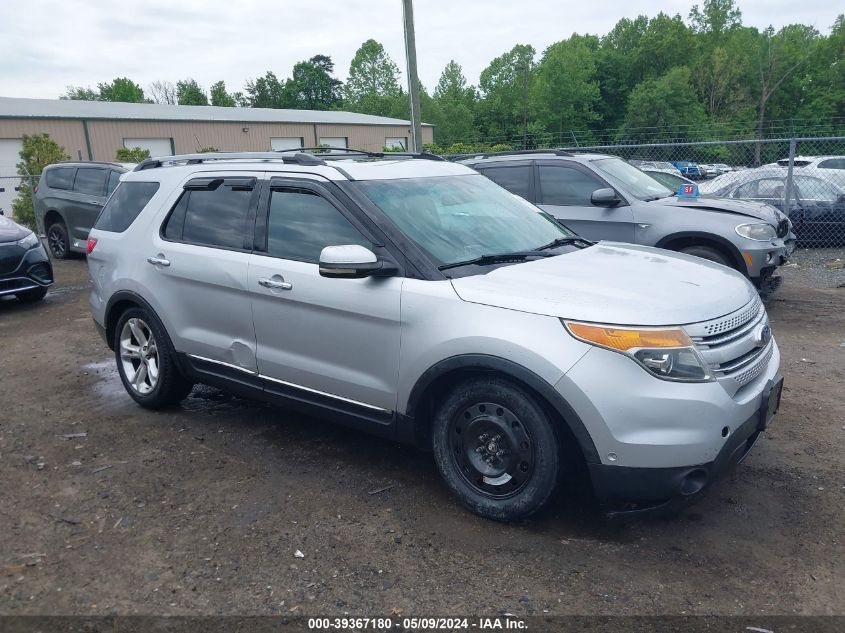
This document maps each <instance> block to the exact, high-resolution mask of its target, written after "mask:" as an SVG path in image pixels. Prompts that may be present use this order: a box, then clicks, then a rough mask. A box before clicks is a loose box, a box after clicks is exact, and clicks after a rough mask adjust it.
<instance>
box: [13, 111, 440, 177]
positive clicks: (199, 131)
mask: <svg viewBox="0 0 845 633" xmlns="http://www.w3.org/2000/svg"><path fill="white" fill-rule="evenodd" d="M42 132H46V133H47V134H49V135H50V136H51V137H52V138H53V139H54V140H55V141H56V142H57V143H59V145H61V146H62V147H64V148H65V151H66V152H67V153H68V154H69V155H70V157H71V158H73V159H75V160H106V161H107V160H114V158H115V152H116V151H117V150H118V148H120V147H142V148H145V149H149V150H150V154H151V155H152V156H171V155H173V154H186V153H193V152H196V151H197V150H199V149H201V148H205V147H215V148H217V149H219V150H221V151H268V150H271V149H291V148H295V147H316V146H319V145H331V146H342V147H354V148H360V149H366V150H370V151H381V150H382V149H383V148H384V147H399V146H402V147H405V148H406V147H408V138H409V137H410V136H411V128H410V124H409V122H408V121H403V120H401V119H391V118H387V117H379V116H372V115H369V114H357V113H354V112H336V111H319V110H275V109H270V108H221V107H216V106H181V105H160V104H147V103H110V102H101V101H72V100H60V99H18V98H10V97H0V169H2V168H4V167H5V168H7V169H8V168H10V167H12V166H14V165H15V164H16V163H18V162H19V160H20V158H19V152H20V149H21V137H22V136H23V135H25V134H36V133H42ZM432 133H433V127H432V126H431V125H428V124H423V142H424V143H431V142H432Z"/></svg>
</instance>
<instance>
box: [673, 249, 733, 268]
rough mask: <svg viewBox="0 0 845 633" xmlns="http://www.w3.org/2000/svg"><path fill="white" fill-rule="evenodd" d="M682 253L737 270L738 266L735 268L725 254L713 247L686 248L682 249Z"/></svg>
mask: <svg viewBox="0 0 845 633" xmlns="http://www.w3.org/2000/svg"><path fill="white" fill-rule="evenodd" d="M680 252H681V253H686V254H687V255H694V256H695V257H700V258H701V259H706V260H708V261H711V262H716V263H717V264H722V266H727V267H728V268H736V266H734V265H733V264H732V263H731V261H730V260H729V259H728V258H727V257H726V256H725V255H724V253H722V252H721V251H718V250H716V249H715V248H713V247H711V246H687V247H686V248H682V249H681V250H680Z"/></svg>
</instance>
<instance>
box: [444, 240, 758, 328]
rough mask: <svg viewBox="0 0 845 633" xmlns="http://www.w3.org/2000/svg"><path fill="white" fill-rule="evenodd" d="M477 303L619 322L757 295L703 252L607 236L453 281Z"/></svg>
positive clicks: (735, 305) (733, 303)
mask: <svg viewBox="0 0 845 633" xmlns="http://www.w3.org/2000/svg"><path fill="white" fill-rule="evenodd" d="M452 285H453V286H454V288H455V291H456V292H457V293H458V296H460V298H461V299H463V300H464V301H468V302H471V303H481V304H484V305H490V306H496V307H499V308H506V309H509V310H519V311H521V312H531V313H533V314H545V315H549V316H555V317H562V318H568V319H575V320H580V321H595V322H600V323H612V324H616V325H682V324H685V323H694V322H697V321H705V320H708V319H715V318H717V317H720V316H722V315H724V314H727V313H729V312H732V311H734V310H737V309H739V308H740V307H742V306H743V305H745V304H746V303H748V302H749V301H750V300H751V299H752V298H753V297H754V295H755V292H756V291H755V290H754V287H753V286H752V285H751V284H750V283H749V282H748V281H747V280H746V279H745V277H743V276H742V275H741V274H739V273H738V272H736V271H734V270H731V269H730V268H727V267H725V266H721V265H719V264H714V263H712V262H708V261H706V260H703V259H700V258H698V257H692V256H690V255H683V254H681V253H671V252H669V251H665V250H661V249H657V248H651V247H648V246H637V245H633V244H620V243H616V242H599V243H598V244H596V245H595V246H591V247H589V248H585V249H582V250H580V251H575V252H572V253H566V254H563V255H558V256H556V257H548V258H545V259H539V260H535V261H532V262H525V263H522V264H512V265H509V266H501V267H499V268H496V269H494V270H492V271H491V272H489V273H487V274H486V275H472V276H469V277H460V278H457V279H453V280H452Z"/></svg>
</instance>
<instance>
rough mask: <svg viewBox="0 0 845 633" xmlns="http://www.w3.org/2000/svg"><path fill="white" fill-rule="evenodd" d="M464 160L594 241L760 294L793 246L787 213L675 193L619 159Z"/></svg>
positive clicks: (549, 153)
mask: <svg viewBox="0 0 845 633" xmlns="http://www.w3.org/2000/svg"><path fill="white" fill-rule="evenodd" d="M461 162H462V163H464V164H466V165H469V166H471V167H473V168H474V169H476V170H478V171H479V172H481V173H482V174H484V175H485V176H487V177H488V178H490V179H491V180H493V181H495V182H497V183H498V184H500V185H502V186H503V187H505V188H506V189H508V190H509V191H511V192H513V193H515V194H517V195H519V196H522V197H523V198H525V199H526V200H529V201H530V202H534V203H536V204H537V205H538V206H540V208H542V209H544V210H545V211H547V212H548V213H550V214H551V215H553V216H554V217H555V218H556V219H558V220H559V221H560V222H562V223H563V224H565V225H566V226H567V227H569V228H571V229H572V230H573V231H575V232H576V233H578V234H579V235H582V236H584V237H586V238H589V239H591V240H615V241H618V242H631V243H634V244H643V245H645V246H657V247H659V248H666V249H668V250H673V251H679V252H682V253H689V254H690V255H696V256H698V257H703V258H704V259H709V260H710V261H714V262H717V263H719V264H723V265H725V266H729V267H730V268H733V269H735V270H738V271H739V272H741V273H742V274H744V275H745V276H747V277H748V278H749V279H751V281H752V282H754V284H755V285H756V286H757V287H758V288H760V289H762V290H764V291H767V290H772V289H773V288H775V287H776V286H777V285H778V283H779V281H780V280H779V278H775V277H773V275H774V272H775V270H776V269H777V267H778V266H780V265H781V264H783V263H784V262H785V261H786V260H787V258H788V257H789V254H790V253H791V251H792V249H793V248H794V243H795V236H794V235H792V234H791V231H790V228H791V226H790V223H789V220H788V219H787V218H786V216H785V215H784V214H783V213H781V212H780V211H779V210H777V209H775V208H774V207H772V206H771V205H768V204H762V203H757V202H746V201H740V200H728V199H723V198H715V197H700V198H680V197H677V196H676V193H677V190H676V189H673V190H670V189H667V188H666V187H665V186H664V185H663V184H661V183H660V182H658V181H657V180H655V179H654V178H652V177H651V176H649V175H647V174H645V173H643V172H642V171H640V170H639V169H637V168H636V167H634V166H633V165H630V164H629V163H627V162H625V161H624V160H622V159H621V158H618V157H616V156H606V155H603V154H571V153H568V152H564V151H560V150H536V151H529V152H509V153H500V154H487V155H480V156H476V157H474V158H467V159H465V160H462V161H461Z"/></svg>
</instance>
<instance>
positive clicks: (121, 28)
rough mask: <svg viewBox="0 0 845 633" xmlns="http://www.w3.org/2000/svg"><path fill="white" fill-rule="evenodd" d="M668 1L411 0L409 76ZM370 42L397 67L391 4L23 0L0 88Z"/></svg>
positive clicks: (781, 3)
mask: <svg viewBox="0 0 845 633" xmlns="http://www.w3.org/2000/svg"><path fill="white" fill-rule="evenodd" d="M691 4H692V3H686V2H673V1H671V0H625V1H624V2H623V1H621V0H610V1H605V2H598V3H593V2H583V1H581V2H574V1H569V2H561V1H559V0H416V1H415V3H414V13H415V19H416V27H417V28H416V31H417V56H418V64H419V73H420V79H421V80H422V82H423V84H424V85H425V86H426V88H428V90H429V91H431V90H433V88H434V86H435V84H436V83H437V79H438V77H439V76H440V72H441V71H442V70H443V67H444V66H445V65H446V63H447V62H448V61H449V60H450V59H453V58H454V59H455V60H456V61H458V63H460V64H461V65H462V66H463V68H464V73H465V74H466V76H467V78H468V79H469V81H470V82H471V83H477V81H478V75H479V73H480V72H481V71H482V70H483V69H484V68H485V67H486V66H487V64H488V63H489V62H490V60H491V59H493V58H494V57H496V56H497V55H500V54H501V53H503V52H505V51H507V50H509V49H510V48H511V47H512V46H513V45H514V44H518V43H519V44H532V45H533V46H534V47H535V48H536V49H537V51H538V53H540V52H542V50H543V49H544V48H545V47H546V46H548V45H549V44H551V43H553V42H556V41H558V40H561V39H564V38H566V37H568V36H569V35H570V34H571V33H573V32H578V33H596V34H604V33H606V32H607V31H608V30H610V29H611V28H612V27H613V25H614V24H615V23H616V21H617V20H619V19H620V18H622V17H629V18H633V17H636V16H637V15H640V14H645V15H649V16H653V15H655V14H657V13H658V12H659V11H664V12H666V13H669V14H676V13H680V14H681V15H682V16H684V18H686V16H687V15H688V13H689V9H690V6H691ZM739 6H740V9H741V10H742V13H743V22H744V24H746V25H750V26H756V27H765V26H767V25H769V24H772V25H773V26H775V27H780V26H783V25H785V24H791V23H796V22H797V23H802V24H809V25H812V26H814V27H816V28H817V29H819V30H820V31H821V32H822V33H828V32H829V29H830V26H831V25H832V24H833V22H834V20H835V19H836V15H837V9H838V10H839V12H842V4H840V3H839V2H832V1H831V0H801V1H800V2H796V1H795V0H740V2H739ZM368 38H375V39H376V40H378V41H380V42H381V43H383V44H384V46H385V48H386V49H387V51H388V53H389V54H390V56H391V57H392V58H393V60H394V61H395V62H396V63H397V65H398V66H399V68H400V69H401V70H402V71H403V74H404V67H405V51H404V43H403V37H402V11H401V2H400V0H234V1H232V0H229V1H228V2H224V1H222V0H178V1H174V0H142V1H129V2H119V3H118V2H96V1H88V2H85V1H84V0H70V1H68V0H63V1H57V0H27V1H26V2H13V1H12V0H4V1H3V2H2V3H0V96H7V97H46V98H56V97H58V96H59V95H60V94H62V93H63V92H64V91H65V87H66V86H68V85H82V86H92V87H96V84H97V83H98V82H103V81H108V80H111V79H112V78H114V77H124V76H125V77H129V78H131V79H133V80H135V81H136V82H138V83H140V84H141V85H142V86H143V87H144V88H145V89H146V87H147V85H148V84H149V83H150V82H152V81H155V80H157V79H164V80H170V81H173V82H175V81H176V80H178V79H181V78H185V77H194V78H195V79H196V80H197V81H198V82H200V84H202V85H203V86H205V87H206V88H207V87H208V86H209V85H210V84H211V83H213V82H214V81H217V80H219V79H223V80H225V81H226V86H227V87H228V89H229V90H230V91H234V90H242V89H243V85H244V82H245V80H246V79H248V78H254V77H256V76H259V75H263V74H264V72H265V71H267V70H272V71H274V72H275V73H276V75H277V76H279V77H280V78H284V77H287V76H288V75H289V74H290V72H291V68H292V67H293V64H294V63H296V62H297V61H299V60H302V59H307V58H309V57H311V56H312V55H314V54H316V53H323V54H326V55H329V56H331V58H332V59H333V60H334V62H335V64H336V68H335V71H336V74H337V76H338V77H339V78H341V79H345V78H346V73H347V72H348V69H349V62H350V61H351V60H352V56H353V55H354V54H355V50H356V49H357V48H358V47H359V46H360V44H361V43H362V42H363V41H364V40H366V39H368Z"/></svg>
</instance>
